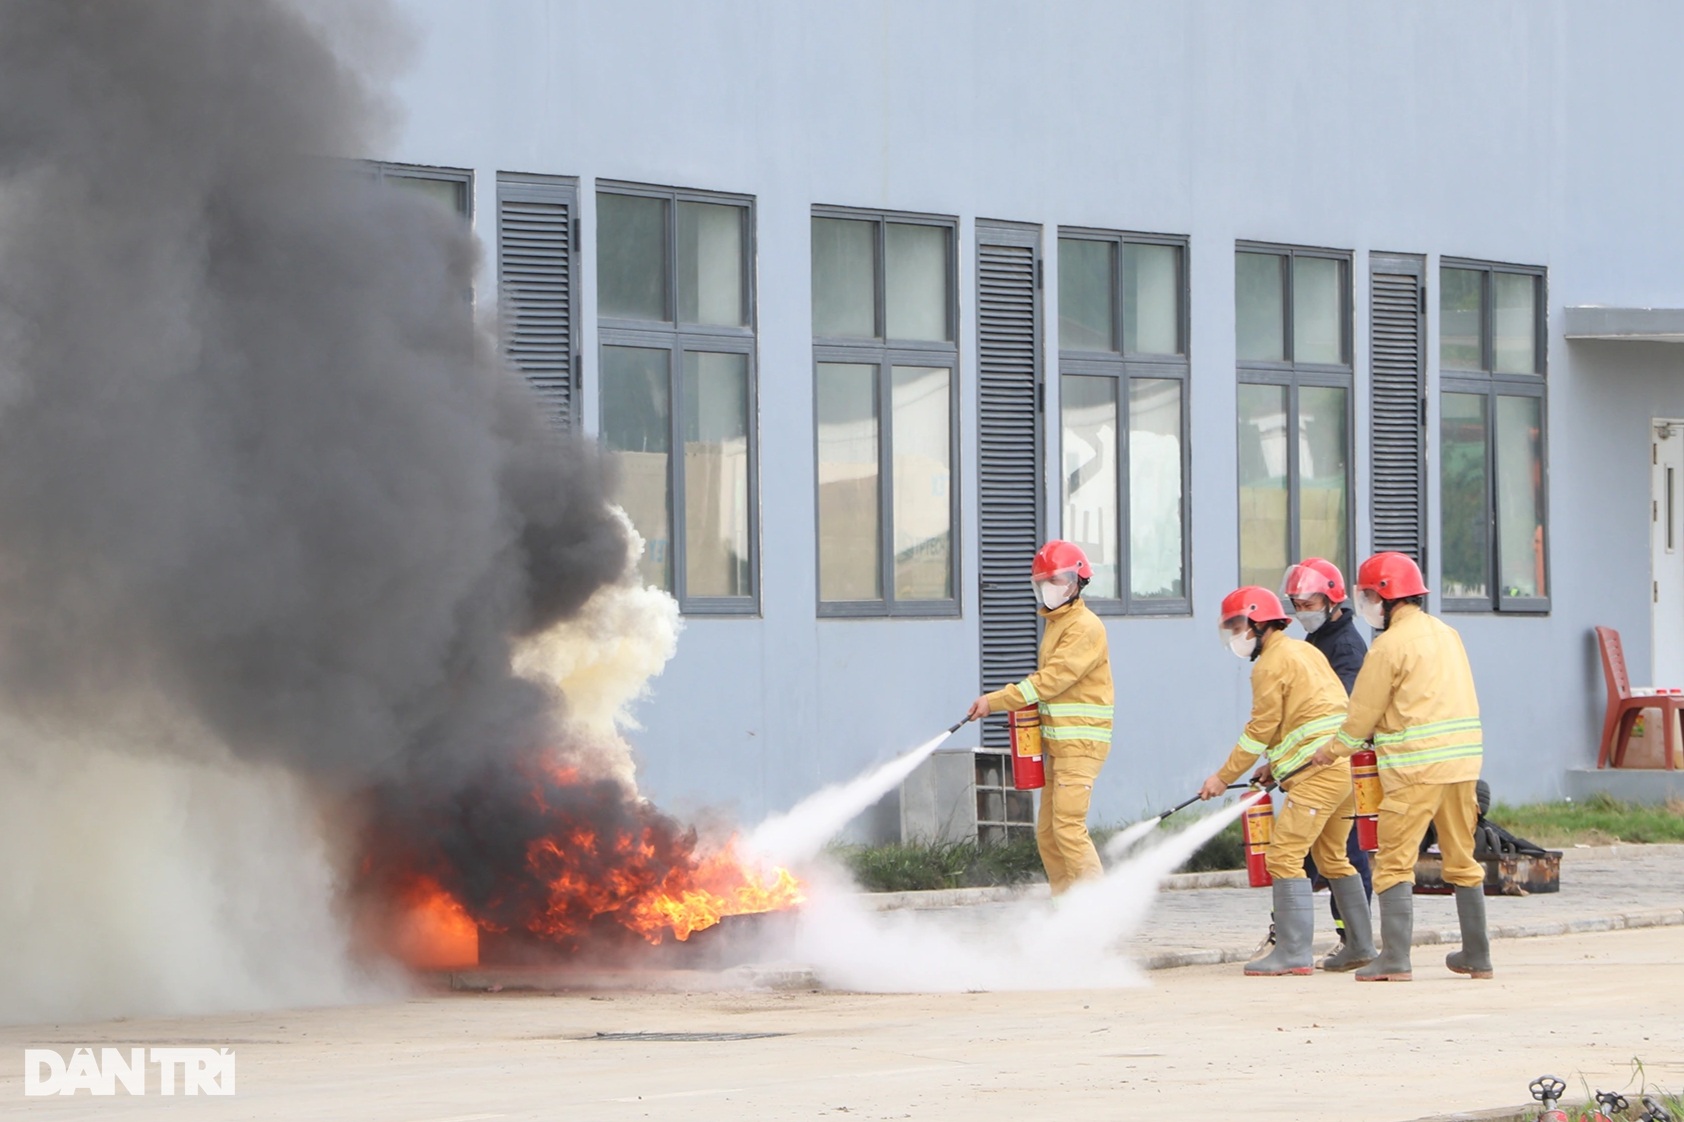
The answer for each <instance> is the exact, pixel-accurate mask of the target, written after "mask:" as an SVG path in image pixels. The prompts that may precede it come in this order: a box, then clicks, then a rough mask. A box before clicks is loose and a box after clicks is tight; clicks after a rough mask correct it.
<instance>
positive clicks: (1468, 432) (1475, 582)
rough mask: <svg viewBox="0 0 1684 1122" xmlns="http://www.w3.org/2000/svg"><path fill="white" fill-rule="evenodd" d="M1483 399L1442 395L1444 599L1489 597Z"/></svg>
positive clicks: (1440, 496) (1451, 394) (1471, 396)
mask: <svg viewBox="0 0 1684 1122" xmlns="http://www.w3.org/2000/svg"><path fill="white" fill-rule="evenodd" d="M1485 400H1486V399H1485V397H1484V396H1483V395H1481V394H1467V393H1447V394H1445V395H1444V398H1443V405H1442V408H1441V415H1440V429H1441V432H1442V442H1441V443H1442V445H1443V453H1442V455H1443V461H1442V468H1441V481H1440V487H1439V507H1440V509H1441V511H1442V512H1443V514H1442V518H1443V522H1442V527H1441V529H1442V533H1443V537H1444V565H1443V571H1442V573H1441V576H1440V582H1441V583H1442V584H1443V586H1444V587H1443V589H1442V593H1443V595H1444V596H1445V597H1447V598H1450V599H1455V598H1457V597H1472V598H1479V597H1485V596H1489V595H1490V585H1489V577H1488V576H1487V574H1488V573H1489V572H1490V571H1491V545H1490V539H1489V536H1488V534H1487V527H1488V522H1487V517H1486V508H1485V495H1486V466H1485V465H1486V441H1487V439H1488V434H1489V430H1488V428H1487V426H1486V418H1485Z"/></svg>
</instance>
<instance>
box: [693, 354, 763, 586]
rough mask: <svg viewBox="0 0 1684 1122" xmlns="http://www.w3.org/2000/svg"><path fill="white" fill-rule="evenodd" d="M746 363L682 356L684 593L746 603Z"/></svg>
mask: <svg viewBox="0 0 1684 1122" xmlns="http://www.w3.org/2000/svg"><path fill="white" fill-rule="evenodd" d="M748 509H749V508H748V356H747V355H730V354H704V353H700V352H697V351H687V352H685V355H684V586H685V592H686V593H687V594H688V595H690V596H747V595H748V594H749V571H748V559H749V540H748Z"/></svg>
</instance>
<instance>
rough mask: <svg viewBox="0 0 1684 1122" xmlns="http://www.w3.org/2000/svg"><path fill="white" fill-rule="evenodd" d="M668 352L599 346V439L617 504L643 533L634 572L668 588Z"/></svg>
mask: <svg viewBox="0 0 1684 1122" xmlns="http://www.w3.org/2000/svg"><path fill="white" fill-rule="evenodd" d="M668 354H669V352H667V351H664V350H659V349H656V348H653V347H603V348H602V442H603V444H604V445H605V446H606V447H607V448H608V450H609V452H610V454H611V455H612V456H613V458H614V460H615V463H616V467H617V470H618V472H619V476H620V489H619V493H618V496H617V498H618V501H619V503H620V506H621V507H623V508H624V509H625V512H626V515H627V517H629V518H630V519H631V521H632V525H633V526H634V527H636V528H637V532H638V533H639V534H640V535H641V536H642V537H643V556H642V557H641V558H639V559H638V563H637V570H638V576H639V577H640V578H642V580H643V581H644V583H646V584H652V585H654V586H655V587H657V588H664V589H667V590H668V591H671V590H672V565H671V552H672V551H671V545H670V539H671V531H670V530H669V527H670V526H671V525H672V496H671V491H670V489H669V487H668V479H669V473H668V470H667V469H668V465H667V452H668V448H669V446H670V441H671V431H672V430H671V427H670V420H671V416H672V414H671V412H670V409H671V403H670V401H669V400H668V394H667V386H668V363H669V361H670V360H669V357H668Z"/></svg>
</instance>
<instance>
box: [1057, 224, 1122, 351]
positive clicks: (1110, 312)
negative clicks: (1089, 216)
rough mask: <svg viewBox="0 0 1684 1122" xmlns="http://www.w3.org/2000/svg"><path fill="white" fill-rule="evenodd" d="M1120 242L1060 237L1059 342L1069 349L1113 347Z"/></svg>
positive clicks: (1061, 345) (1114, 345)
mask: <svg viewBox="0 0 1684 1122" xmlns="http://www.w3.org/2000/svg"><path fill="white" fill-rule="evenodd" d="M1116 276H1117V245H1116V243H1115V242H1102V241H1091V240H1087V239H1082V238H1060V239H1058V345H1059V349H1061V350H1066V351H1114V350H1116V349H1117V341H1116V333H1115V331H1114V330H1113V328H1112V320H1113V319H1114V318H1115V317H1114V310H1115V308H1116V300H1115V296H1116V290H1115V287H1114V286H1115V283H1116Z"/></svg>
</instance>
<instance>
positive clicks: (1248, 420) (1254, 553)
mask: <svg viewBox="0 0 1684 1122" xmlns="http://www.w3.org/2000/svg"><path fill="white" fill-rule="evenodd" d="M1239 390H1240V393H1239V429H1240V431H1239V445H1240V447H1239V456H1240V583H1241V584H1242V585H1246V584H1256V585H1261V586H1263V587H1264V588H1275V587H1278V586H1279V584H1280V579H1281V574H1282V573H1284V572H1285V571H1286V566H1287V564H1288V558H1287V476H1286V468H1287V463H1286V461H1287V446H1286V387H1285V386H1257V385H1245V384H1242V385H1241V386H1240V388H1239Z"/></svg>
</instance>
